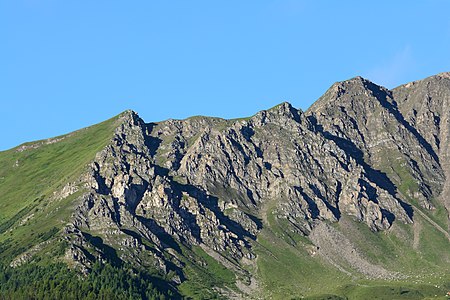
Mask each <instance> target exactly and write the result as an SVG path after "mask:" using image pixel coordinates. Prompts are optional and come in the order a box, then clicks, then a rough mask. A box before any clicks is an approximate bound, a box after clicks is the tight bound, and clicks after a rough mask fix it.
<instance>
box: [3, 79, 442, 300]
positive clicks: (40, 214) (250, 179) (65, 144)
mask: <svg viewBox="0 0 450 300" xmlns="http://www.w3.org/2000/svg"><path fill="white" fill-rule="evenodd" d="M449 145H450V74H448V73H442V74H438V75H436V76H432V77H429V78H426V79H424V80H421V81H416V82H412V83H408V84H406V85H402V86H400V87H397V88H395V89H393V90H388V89H386V88H384V87H381V86H378V85H376V84H374V83H372V82H370V81H368V80H366V79H364V78H361V77H356V78H353V79H350V80H347V81H343V82H338V83H335V84H334V85H333V86H332V87H331V88H330V89H329V90H328V91H327V92H326V93H325V94H324V95H323V96H322V97H321V98H320V99H318V100H317V101H316V102H315V103H314V104H313V105H312V106H311V107H310V108H309V109H308V110H307V111H306V112H303V111H301V110H298V109H296V108H294V107H293V106H292V105H291V104H289V103H286V102H285V103H281V104H279V105H277V106H275V107H273V108H271V109H268V110H264V111H261V112H258V113H257V114H255V115H254V116H252V117H249V118H242V119H235V120H225V119H220V118H211V117H202V116H197V117H192V118H188V119H186V120H167V121H162V122H158V123H145V122H144V120H142V119H141V118H140V117H139V116H138V115H137V113H135V112H133V111H125V112H123V113H122V114H120V115H119V116H117V117H115V118H112V119H110V120H108V121H105V122H103V123H100V124H98V125H94V126H91V127H88V128H85V129H82V130H79V131H76V132H73V133H70V134H68V135H64V136H60V137H56V138H53V139H48V140H43V141H38V142H32V143H27V144H23V145H21V146H19V147H16V148H14V149H11V150H8V151H4V152H0V167H1V168H0V195H1V196H0V234H1V235H0V261H1V264H2V270H3V271H2V277H0V283H2V284H0V286H2V287H1V288H0V295H3V296H4V297H5V298H8V297H10V298H14V296H17V295H19V296H23V295H25V297H26V295H28V296H29V295H30V293H31V294H33V293H34V292H35V291H37V290H39V289H40V288H41V286H40V284H41V283H42V285H44V284H48V281H47V283H45V282H40V281H39V280H38V281H36V282H35V283H34V285H35V286H36V289H35V290H34V291H31V290H29V289H28V290H27V285H28V287H29V285H30V283H26V282H25V283H23V287H21V286H20V284H19V285H14V286H10V285H8V284H7V283H8V280H9V279H10V278H16V277H17V278H21V276H22V275H20V274H23V273H24V272H25V271H24V270H25V269H27V268H28V269H30V268H31V269H33V270H34V271H33V272H37V273H36V274H41V273H42V274H47V273H48V272H56V273H55V274H62V273H60V272H63V273H64V272H66V273H67V272H69V273H70V274H72V273H73V274H74V275H73V276H72V277H71V278H72V279H70V280H69V279H67V278H66V277H67V276H68V275H67V274H68V273H67V274H66V275H64V276H66V277H64V276H62V275H61V278H62V279H58V278H60V277H58V276H56V275H55V276H51V278H53V280H54V281H55V282H54V284H53V285H51V286H52V287H53V289H52V293H53V294H50V296H49V297H50V298H52V297H53V298H58V297H59V298H60V296H61V295H64V293H63V292H62V291H61V290H64V289H65V288H66V291H67V292H69V291H70V292H71V294H66V295H65V296H66V297H67V298H80V299H81V298H83V297H87V298H88V297H94V298H96V297H99V295H102V297H103V296H104V297H106V298H118V299H122V298H123V299H125V298H126V299H128V298H129V297H132V298H136V297H137V298H139V297H140V298H143V299H152V298H161V299H164V298H193V299H211V298H232V299H240V298H244V299H253V298H254V299H261V298H270V299H296V298H300V297H316V298H314V299H321V298H326V297H334V298H329V299H347V298H348V299H367V297H368V295H374V294H379V295H384V296H385V297H386V298H387V299H389V298H396V297H397V298H399V299H402V297H404V299H422V298H426V297H428V296H430V295H431V296H434V295H438V296H442V297H444V294H445V292H446V291H447V290H448V289H450V277H449V274H450V270H449V266H450V251H449V249H450V235H449V215H448V212H449V211H450V200H449V199H450V150H449ZM49 266H51V268H52V269H51V270H50V271H48V270H47V269H48V268H50V267H49ZM56 266H57V267H56ZM58 268H59V269H58ZM67 269H69V270H70V271H67ZM36 270H38V271H36ZM55 270H62V271H55ZM102 270H107V273H108V274H107V275H104V272H106V271H102ZM26 272H28V273H30V272H29V271H26ZM26 272H25V273H26ZM39 272H40V273H39ZM46 272H47V273H46ZM102 272H103V273H102ZM33 274H34V273H33ZM52 274H53V273H52ZM77 274H83V275H82V276H81V277H80V276H79V275H77ZM102 274H103V275H102ZM111 274H113V275H111ZM95 276H97V277H98V278H102V280H106V279H105V278H106V277H108V276H110V277H112V278H116V281H114V280H112V281H111V282H115V283H114V284H112V283H111V282H110V281H108V280H106V281H101V280H100V279H95V278H96V277H95ZM105 276H106V277H105ZM39 277H40V276H36V278H39ZM55 278H56V279H55ZM64 278H66V279H64ZM80 278H86V279H80ZM89 278H91V279H89ZM92 278H93V279H92ZM117 278H121V279H120V280H118V279H117ZM80 280H81V281H80ZM18 282H20V280H18ZM73 282H76V286H77V287H76V288H68V287H70V286H72V287H73V284H74V283H73ZM89 282H92V286H87V285H89ZM98 282H107V283H104V285H103V284H102V285H101V286H95V284H94V283H97V284H98ZM124 282H125V283H127V282H128V283H127V284H124ZM83 288H84V289H85V290H86V294H82V291H83ZM58 293H59V294H58ZM61 293H63V294H61ZM51 295H53V296H51ZM0 297H1V296H0ZM127 297H128V298H127ZM397 298H396V299H397ZM380 299H381V298H380ZM443 299H445V298H443Z"/></svg>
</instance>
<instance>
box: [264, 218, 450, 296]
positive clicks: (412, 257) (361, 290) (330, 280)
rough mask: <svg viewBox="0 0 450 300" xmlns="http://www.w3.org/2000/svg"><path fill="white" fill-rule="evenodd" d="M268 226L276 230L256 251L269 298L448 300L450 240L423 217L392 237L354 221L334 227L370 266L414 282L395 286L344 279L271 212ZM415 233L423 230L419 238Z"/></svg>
mask: <svg viewBox="0 0 450 300" xmlns="http://www.w3.org/2000/svg"><path fill="white" fill-rule="evenodd" d="M267 220H268V222H269V223H270V229H268V228H264V229H263V231H262V232H261V234H260V235H259V236H258V243H257V244H256V245H255V250H256V252H257V253H258V254H259V257H258V275H259V278H260V280H261V283H262V284H261V286H262V293H263V294H264V298H267V299H269V298H270V299H297V298H299V299H300V298H301V297H305V296H310V297H311V299H347V298H348V299H428V298H429V297H430V299H445V298H443V296H444V295H445V293H446V291H447V290H448V289H449V288H450V275H449V274H450V268H449V265H448V262H449V261H450V257H449V256H450V253H449V251H448V249H449V243H448V240H447V239H446V237H445V236H444V235H443V234H442V233H440V232H439V231H437V230H436V229H435V228H434V227H433V226H431V225H430V224H429V223H428V222H427V221H426V220H425V219H423V218H421V217H420V216H417V217H416V219H415V222H416V223H417V225H415V226H417V228H416V229H414V228H415V227H413V226H411V225H404V224H401V223H399V222H396V223H395V225H394V226H393V227H392V228H391V229H390V230H389V231H387V232H378V233H375V232H371V231H370V229H369V228H368V227H367V226H366V225H364V224H361V223H359V222H355V221H353V220H352V219H351V218H350V217H345V216H344V217H343V219H342V220H341V221H340V222H339V223H335V224H333V226H335V228H337V229H339V230H341V231H342V232H343V233H345V234H346V236H347V238H349V239H350V240H351V242H352V243H353V244H354V245H355V246H356V247H357V248H358V249H359V250H360V252H361V253H362V254H363V255H364V256H365V257H366V259H367V260H369V261H371V262H372V263H375V264H379V265H382V266H384V267H385V268H386V269H388V270H393V271H400V272H401V273H403V274H406V275H407V276H408V277H406V278H404V279H401V280H395V281H385V280H367V279H365V278H364V277H363V276H360V275H358V274H356V273H355V274H353V276H352V277H350V276H347V275H345V274H343V273H340V272H339V271H338V270H337V269H335V268H334V267H332V266H331V265H330V264H329V263H327V262H325V261H323V260H322V259H321V258H320V257H317V256H311V255H310V254H309V253H308V251H307V250H306V249H308V247H309V248H310V249H311V246H310V245H309V244H308V242H307V241H306V240H305V239H303V238H302V237H300V236H296V235H295V234H293V233H292V232H290V231H288V230H286V228H287V226H286V224H283V220H278V219H276V218H274V216H273V215H272V214H271V213H270V211H269V212H268V214H267ZM414 230H418V232H416V235H415V234H414ZM414 239H418V241H417V242H416V243H414ZM413 244H415V245H413ZM431 245H432V246H431ZM313 295H315V296H314V297H313ZM435 295H438V297H435ZM375 296H377V297H378V298H374V297H375ZM439 297H441V298H439Z"/></svg>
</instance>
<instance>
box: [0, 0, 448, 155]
mask: <svg viewBox="0 0 450 300" xmlns="http://www.w3.org/2000/svg"><path fill="white" fill-rule="evenodd" d="M449 11H450V1H447V0H428V1H425V0H424V1H401V0H398V1H332V0H329V1H320V0H319V1H317V0H316V1H312V0H311V1H301V0H298V1H296V0H279V1H269V0H254V1H251V0H248V1H247V0H246V1H242V0H241V1H234V0H227V1H195V0H191V1H186V0H183V1H137V0H136V1H113V0H108V1H101V0H96V1H75V0H65V1H56V0H25V1H24V0H0V104H1V105H0V112H1V118H0V128H1V129H0V133H1V136H0V150H5V149H8V148H11V147H13V146H16V145H18V144H20V143H22V142H25V141H32V140H36V139H42V138H47V137H52V136H56V135H60V134H63V133H67V132H70V131H73V130H76V129H79V128H82V127H85V126H88V125H91V124H94V123H98V122H100V121H103V120H105V119H108V118H110V117H112V116H114V115H116V114H118V113H120V112H121V111H123V110H125V109H133V110H135V111H137V112H138V113H139V114H140V115H141V117H143V118H144V120H145V121H147V122H150V121H159V120H164V119H168V118H185V117H188V116H191V115H210V116H219V117H223V118H236V117H243V116H248V115H252V114H254V113H255V112H257V111H259V110H262V109H266V108H269V107H272V106H274V105H276V104H278V103H280V102H282V101H289V102H291V103H292V104H293V105H294V106H296V107H299V108H302V109H304V110H305V109H307V108H308V107H309V106H310V105H311V104H312V102H314V101H315V100H316V99H317V98H318V97H319V96H320V95H321V94H323V93H324V92H325V91H326V89H327V88H328V87H329V86H330V85H331V84H333V82H335V81H341V80H345V79H348V78H351V77H354V76H357V75H361V76H363V77H366V78H368V79H371V80H372V81H374V82H376V83H378V84H381V85H384V86H387V87H389V88H391V87H395V86H397V85H399V84H402V83H406V82H408V81H412V80H417V79H421V78H424V77H427V76H430V75H433V74H436V73H439V72H443V71H450V55H449V54H450V18H449V17H448V12H449Z"/></svg>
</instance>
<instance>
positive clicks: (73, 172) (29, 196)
mask: <svg viewBox="0 0 450 300" xmlns="http://www.w3.org/2000/svg"><path fill="white" fill-rule="evenodd" d="M116 120H117V117H115V118H112V119H110V120H107V121H105V122H103V123H100V124H97V125H94V126H91V127H88V128H85V129H82V130H79V131H76V132H73V133H70V134H67V135H64V136H60V137H58V138H55V139H58V140H59V141H57V142H54V143H47V141H49V140H43V141H37V142H32V143H27V144H24V145H22V147H23V146H27V147H30V146H32V145H35V146H36V147H35V148H33V147H30V148H28V149H26V150H24V151H22V152H20V151H17V149H19V148H20V147H16V148H14V149H11V150H8V151H3V152H0V247H1V249H3V251H0V260H2V259H8V260H10V259H12V258H13V257H14V256H16V255H17V254H19V253H21V252H23V251H24V250H28V249H30V247H31V246H33V245H36V244H37V243H39V242H43V241H45V240H48V239H49V238H51V236H52V235H53V234H55V233H56V232H57V231H58V230H59V229H60V228H61V227H62V224H64V223H65V218H67V217H68V216H69V215H70V213H71V209H72V205H73V200H74V199H75V198H76V197H77V196H78V195H79V193H80V192H78V193H75V194H73V195H71V196H69V197H67V198H66V199H63V200H60V201H53V200H52V199H53V195H54V194H53V193H54V191H58V190H60V189H61V188H62V187H63V186H64V185H65V184H67V183H68V182H73V181H75V180H76V179H77V178H78V177H79V176H80V174H81V173H82V172H83V170H85V168H86V166H87V164H88V163H89V162H90V161H92V160H93V159H94V157H95V154H96V153H97V152H98V151H100V150H101V149H102V148H104V147H105V146H106V145H107V143H108V142H109V141H110V139H111V138H112V136H113V132H114V129H115V127H116V126H117V124H116ZM27 218H28V220H27ZM26 220H27V221H26Z"/></svg>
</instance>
